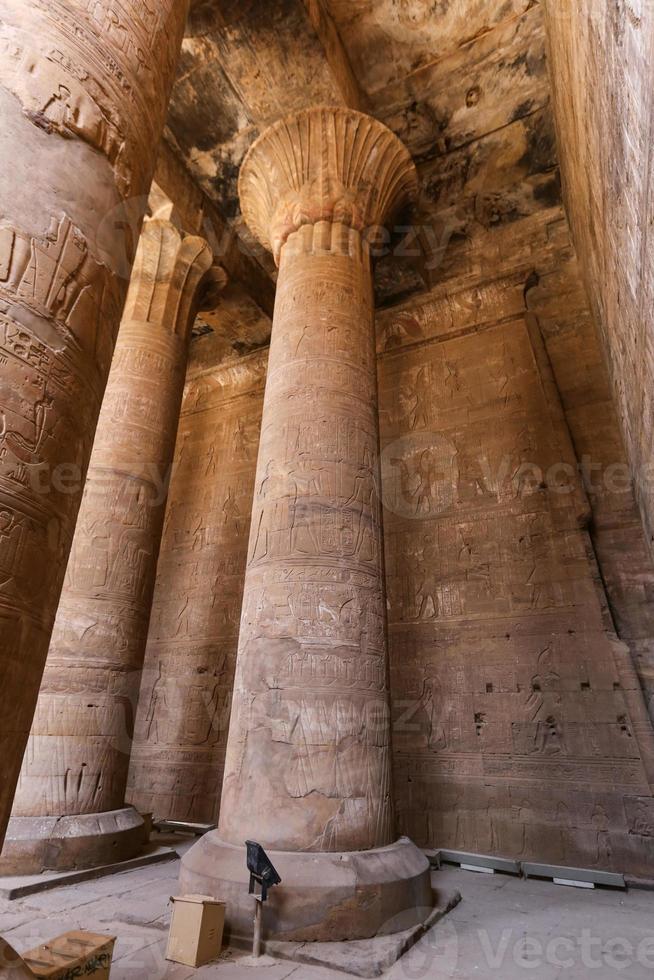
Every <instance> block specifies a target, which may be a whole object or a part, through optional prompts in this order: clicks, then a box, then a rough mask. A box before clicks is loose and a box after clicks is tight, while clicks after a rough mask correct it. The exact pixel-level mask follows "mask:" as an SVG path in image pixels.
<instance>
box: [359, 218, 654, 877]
mask: <svg viewBox="0 0 654 980" xmlns="http://www.w3.org/2000/svg"><path fill="white" fill-rule="evenodd" d="M554 231H555V225H554V224H551V225H550V227H549V229H548V237H549V240H550V243H551V242H552V241H553V240H556V239H555V236H554ZM557 235H558V239H559V246H558V250H554V249H552V248H551V244H550V247H549V252H550V256H549V258H548V255H547V250H543V251H542V252H541V254H540V256H539V259H538V262H537V263H536V264H537V265H538V267H539V273H538V274H537V273H536V272H534V271H533V270H532V272H531V273H529V275H528V276H526V275H525V272H524V271H523V270H520V269H517V270H514V271H511V272H509V273H507V272H506V271H504V272H502V271H501V270H498V273H497V274H496V276H495V279H494V280H493V281H486V282H483V283H480V282H477V283H475V284H474V285H472V286H470V285H464V284H462V283H459V284H458V286H457V287H456V288H453V284H452V283H449V284H448V285H447V286H445V287H444V288H442V289H441V290H440V291H438V290H435V291H434V292H433V294H432V298H431V299H430V300H428V301H425V302H422V303H420V304H419V305H411V304H408V305H407V306H406V307H405V308H404V309H402V310H399V311H397V310H393V311H388V312H384V313H381V314H380V315H379V317H378V338H379V349H380V353H379V377H380V406H381V434H382V487H383V495H384V507H385V510H384V527H385V541H386V566H387V583H388V598H389V603H390V608H389V633H390V656H391V691H392V697H393V710H394V727H393V743H394V762H395V769H394V784H395V793H396V800H397V808H398V816H399V821H400V830H401V831H402V832H404V833H406V834H409V835H410V836H411V837H412V838H413V839H414V840H415V841H416V842H417V843H419V844H422V845H431V846H435V845H440V846H446V847H450V848H454V849H458V850H469V851H475V852H482V853H495V854H503V855H511V856H515V857H518V858H524V859H528V858H532V859H539V860H543V861H548V862H551V863H555V864H563V865H565V864H568V865H570V864H572V865H577V866H584V867H593V866H599V867H604V868H615V869H616V870H617V869H620V870H630V871H632V872H634V873H640V874H643V873H644V871H643V869H644V866H647V865H649V867H650V868H651V866H652V862H653V861H654V847H653V843H654V841H653V837H652V835H653V834H654V800H652V796H651V792H652V787H653V786H654V780H653V777H654V768H653V762H654V755H653V754H652V730H651V725H650V722H649V718H648V716H647V712H646V702H645V698H644V697H643V692H642V690H641V687H640V684H639V683H638V679H637V676H636V671H635V669H634V661H633V659H632V657H631V653H633V649H632V650H631V651H630V645H631V644H630V641H629V637H628V635H627V637H626V639H627V642H623V640H624V639H625V637H623V639H622V640H619V639H618V638H617V634H616V619H615V618H614V616H613V615H612V613H613V611H614V609H615V608H616V607H617V608H618V610H622V611H623V613H624V618H622V619H620V620H619V622H618V624H617V625H618V626H619V627H620V635H622V631H623V630H624V631H626V633H627V634H629V629H630V628H631V629H633V630H634V631H636V632H637V631H638V630H639V629H640V630H641V631H642V632H643V633H645V634H647V635H648V636H650V637H651V624H649V626H648V621H647V615H646V613H645V612H644V611H643V608H642V606H644V605H645V603H644V602H643V603H639V601H638V596H637V592H636V590H635V588H634V582H633V581H632V582H631V583H630V582H629V579H628V576H626V575H622V576H621V575H620V569H619V564H620V556H621V554H622V548H623V547H624V543H625V541H626V540H628V539H629V536H630V535H631V529H630V523H629V522H630V520H631V518H630V517H629V514H630V511H629V500H627V499H626V498H628V497H629V496H630V494H629V493H625V492H624V486H622V487H618V489H616V490H615V491H614V488H613V485H612V483H611V480H610V477H611V471H610V469H609V467H610V465H617V464H616V463H615V461H616V460H618V462H620V461H621V462H622V464H624V455H623V454H622V455H621V447H620V442H619V438H616V433H615V418H614V416H613V414H612V412H611V409H610V401H609V402H605V401H604V400H603V399H606V398H607V395H606V384H605V375H604V374H603V373H602V364H601V358H598V350H597V340H596V337H595V334H594V328H593V324H592V320H591V318H590V316H589V312H588V306H587V301H586V300H585V296H584V294H583V290H582V289H581V288H580V283H579V273H578V270H577V269H576V264H575V260H574V256H573V255H572V253H571V249H570V247H569V242H568V241H566V234H565V231H564V230H563V229H559V232H557ZM555 251H558V254H556V255H555V254H554V252H555ZM532 289H533V293H532ZM575 358H576V359H577V361H576V363H577V364H578V363H579V362H581V363H582V364H583V367H582V368H581V369H580V371H579V377H578V378H577V379H576V380H574V381H573V379H572V377H571V375H572V372H571V370H570V367H571V365H572V364H575V360H574V359H575ZM603 386H604V387H603ZM607 405H608V406H609V407H608V408H607ZM598 428H599V429H600V430H601V431H600V432H598V431H597V430H598ZM598 446H599V447H601V452H600V456H599V459H600V460H601V462H602V463H603V467H602V469H601V471H600V473H599V474H598V473H595V474H594V476H595V481H596V484H597V491H596V492H594V493H593V492H591V493H590V494H589V493H588V492H587V491H586V489H585V488H584V486H583V485H582V483H581V480H580V478H579V468H578V462H579V460H578V458H577V454H578V452H580V451H583V450H588V449H589V448H592V447H594V448H595V450H596V451H597V447H598ZM597 458H598V457H597V456H595V457H594V459H595V460H597ZM607 464H608V465H607ZM607 471H609V476H608V477H607ZM613 475H615V474H613ZM603 479H606V483H607V487H604V485H603V484H602V480H603ZM613 491H614V492H613ZM630 499H631V504H630V506H631V508H632V510H633V497H632V496H631V498H630ZM608 514H612V515H613V518H614V526H613V531H614V535H613V538H612V539H609V538H608V537H607V533H606V532H607V525H608ZM589 527H592V535H591V534H590V533H589V530H588V528H589ZM598 535H599V538H598ZM598 540H599V543H600V544H601V545H603V548H604V551H603V553H602V569H601V570H600V567H599V566H598V561H597V558H598V552H599V550H600V549H599V548H598ZM632 540H634V541H636V544H637V547H636V549H635V554H637V553H638V546H639V547H640V548H641V550H642V549H643V547H644V545H643V541H642V534H641V536H640V539H638V538H633V536H632ZM635 563H636V565H638V559H637V558H635ZM605 570H606V572H607V574H608V576H609V582H608V587H607V588H605V583H604V582H603V580H602V574H603V573H604V571H605ZM647 574H648V575H649V576H650V577H651V569H649V568H648V570H647ZM611 575H613V579H611V578H610V576H611ZM643 578H644V574H643V573H642V567H641V581H642V579H643ZM634 580H635V573H634ZM607 591H609V592H610V593H611V595H612V596H613V598H614V599H615V603H616V605H613V604H609V602H608V601H607ZM648 630H649V632H648Z"/></svg>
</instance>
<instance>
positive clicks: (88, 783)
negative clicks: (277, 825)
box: [0, 220, 213, 873]
mask: <svg viewBox="0 0 654 980" xmlns="http://www.w3.org/2000/svg"><path fill="white" fill-rule="evenodd" d="M212 260H213V257H212V253H211V250H210V249H209V247H208V245H207V244H206V242H205V241H204V240H203V239H202V238H198V237H193V236H182V235H181V234H180V233H179V232H178V231H177V229H176V228H174V227H173V225H171V224H170V223H169V222H167V221H161V220H151V221H147V222H146V223H145V225H144V228H143V232H142V234H141V238H140V243H139V248H138V251H137V256H136V261H135V264H134V270H133V274H132V281H131V285H130V289H129V293H128V297H127V303H126V307H125V312H124V315H123V321H122V324H121V328H120V331H119V333H118V340H117V343H116V350H115V354H114V358H113V362H112V366H111V372H110V375H109V381H108V384H107V389H106V392H105V397H104V400H103V403H102V410H101V413H100V419H99V423H98V429H97V434H96V439H95V443H94V445H93V453H92V456H91V462H90V465H89V471H88V474H87V479H86V485H85V489H84V498H83V500H82V505H81V508H80V513H79V519H78V523H77V528H76V531H75V537H74V540H73V546H72V550H71V555H70V561H69V564H68V573H67V578H66V582H65V584H64V589H63V592H62V595H61V600H60V603H59V609H58V613H57V619H56V622H55V627H54V630H53V634H52V641H51V644H50V650H49V653H48V660H47V664H46V668H45V672H44V675H43V682H42V685H41V691H40V695H39V700H38V706H37V710H36V714H35V717H34V722H33V725H32V731H31V735H30V740H29V742H28V746H27V750H26V754H25V759H24V762H23V768H22V770H21V775H20V778H19V781H18V788H17V792H16V798H15V800H14V807H13V811H12V816H13V817H14V818H16V821H14V820H13V819H12V821H10V823H9V827H8V830H7V839H6V843H5V848H4V851H3V857H2V858H0V868H4V869H6V870H8V871H9V870H10V871H11V873H18V872H19V871H21V870H23V871H24V872H25V873H28V872H31V871H38V870H40V867H41V866H42V867H48V868H56V867H58V868H62V869H63V868H66V867H72V866H80V865H83V863H84V862H89V863H104V862H105V861H107V860H109V859H111V858H112V857H115V856H116V843H115V841H114V834H113V831H112V830H110V831H109V832H106V831H105V828H104V826H103V823H102V820H100V819H98V820H96V821H95V825H96V826H97V833H98V835H99V839H98V840H97V841H95V842H94V844H93V846H89V847H86V843H88V842H85V841H82V842H80V843H79V846H78V848H77V850H76V851H75V853H71V852H70V849H69V848H67V847H65V846H63V845H60V846H59V848H57V845H56V841H55V840H54V839H53V838H55V837H56V835H57V833H58V832H59V831H60V832H61V834H62V836H66V835H65V833H64V826H63V824H62V823H57V827H56V828H53V829H52V831H51V832H48V834H47V837H48V842H47V846H46V845H45V844H44V842H43V839H42V835H41V834H40V833H38V834H36V833H35V838H34V851H33V853H31V854H30V849H29V844H28V841H27V840H26V833H27V831H26V830H25V827H26V826H27V827H29V826H31V825H32V824H34V825H35V826H36V824H38V820H36V821H34V820H30V819H27V823H26V819H24V818H40V817H53V818H59V817H62V816H72V815H80V814H102V813H103V812H107V811H114V810H118V809H120V808H121V807H123V805H124V798H125V785H126V781H127V769H128V765H129V755H130V747H131V739H132V735H133V725H134V714H135V711H136V703H137V698H138V691H139V684H140V673H141V666H142V663H143V656H144V653H145V644H146V639H147V629H148V621H149V618H150V608H151V603H152V593H153V589H154V581H155V572H156V563H157V555H158V550H159V542H160V538H161V530H162V525H163V519H164V508H165V502H166V491H167V484H168V478H169V471H170V466H171V463H172V456H173V449H174V444H175V433H176V427H177V420H178V417H179V411H180V405H181V400H182V392H183V387H184V377H185V372H186V362H187V352H188V346H189V338H190V330H191V325H192V323H193V320H194V318H195V313H196V310H197V308H198V306H199V305H200V299H201V290H202V288H203V285H204V284H205V283H206V281H207V278H208V273H209V271H210V269H211V265H212ZM18 822H20V826H19V823H18ZM87 824H88V826H89V827H91V826H93V824H94V821H87ZM88 835H89V833H88V832H86V833H84V834H83V835H82V836H84V837H88ZM121 840H122V844H121V856H123V857H128V856H130V855H131V854H132V853H134V849H135V847H136V848H138V846H139V845H140V843H141V839H140V837H139V835H138V834H136V835H134V834H131V835H128V836H126V835H124V834H123V835H122V838H121ZM85 848H86V850H85ZM103 848H104V851H103ZM42 860H46V861H47V862H48V863H47V864H45V865H40V862H41V861H42ZM71 862H72V864H71Z"/></svg>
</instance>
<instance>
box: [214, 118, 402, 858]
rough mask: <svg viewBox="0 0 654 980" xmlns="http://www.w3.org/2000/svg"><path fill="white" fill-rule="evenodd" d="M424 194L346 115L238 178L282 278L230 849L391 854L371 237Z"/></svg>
mask: <svg viewBox="0 0 654 980" xmlns="http://www.w3.org/2000/svg"><path fill="white" fill-rule="evenodd" d="M287 149H288V150H289V152H285V151H286V150H287ZM373 149H374V152H373ZM414 186H415V172H414V169H413V165H412V163H411V160H410V157H409V155H408V153H407V152H406V150H405V149H404V148H403V147H402V145H401V144H400V143H399V142H398V141H397V140H396V138H395V137H394V136H392V134H391V133H390V132H389V131H387V130H385V129H384V128H383V127H381V126H379V124H377V123H376V122H374V121H373V120H371V119H369V118H367V117H365V116H362V115H360V114H358V113H354V112H348V111H345V110H327V109H316V110H312V111H309V112H304V113H300V114H298V115H297V116H295V117H293V118H291V119H289V120H285V121H283V122H281V123H279V124H277V125H275V126H273V127H272V128H271V129H270V130H268V131H267V132H266V133H265V134H264V135H263V136H262V137H261V138H260V140H259V141H258V142H257V143H256V144H255V146H254V147H253V148H252V150H251V151H250V155H249V157H248V158H247V159H246V161H245V163H244V165H243V169H242V172H241V179H240V192H241V199H242V203H243V212H244V215H245V217H246V220H247V221H248V223H249V225H250V227H251V229H252V230H253V231H254V232H255V234H257V236H258V237H259V239H260V240H261V241H262V242H264V244H267V245H269V246H270V247H272V249H273V252H274V254H275V257H276V258H277V259H279V260H280V272H279V280H278V293H277V303H276V309H275V318H274V321H273V332H272V340H271V348H270V359H269V364H268V380H267V385H266V397H265V402H264V410H263V420H262V427H261V440H260V444H259V458H258V465H257V477H256V484H255V492H254V505H253V512H252V524H251V531H250V546H249V551H248V566H247V572H246V578H245V586H244V595H243V611H242V616H241V631H240V637H239V654H238V660H237V670H236V679H235V688H234V700H233V704H232V718H231V723H230V733H229V741H228V746H227V757H226V763H225V780H224V784H223V799H222V806H221V813H220V835H221V838H223V839H225V840H227V841H230V842H232V843H235V844H240V843H241V842H242V840H243V835H244V834H246V836H247V835H248V834H249V835H250V836H254V837H256V839H257V840H260V841H262V842H263V843H264V844H266V845H267V846H271V847H277V848H281V849H287V850H301V851H302V850H306V851H312V850H313V851H337V850H357V849H366V848H370V847H374V846H378V845H383V844H388V843H389V842H390V841H391V840H392V839H393V833H394V826H393V808H392V792H391V785H390V758H389V750H390V740H389V717H388V707H387V689H386V638H385V617H386V609H385V593H384V582H383V568H382V553H381V549H382V533H381V514H380V506H379V467H378V458H377V452H378V448H377V447H378V416H377V397H376V368H375V356H374V330H373V304H372V288H371V269H370V258H369V253H368V246H367V243H366V241H365V238H364V234H363V233H364V232H365V230H366V229H367V228H368V226H370V225H379V224H380V223H381V222H383V221H385V220H387V219H390V218H391V217H392V216H393V214H395V213H396V212H397V209H398V207H399V206H401V205H402V204H404V203H406V201H407V199H408V198H409V197H410V196H411V193H412V190H413V189H414Z"/></svg>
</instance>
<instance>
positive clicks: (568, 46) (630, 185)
mask: <svg viewBox="0 0 654 980" xmlns="http://www.w3.org/2000/svg"><path fill="white" fill-rule="evenodd" d="M545 12H546V21H547V28H548V39H549V61H550V65H551V72H550V73H551V80H552V101H553V106H554V111H555V116H556V123H557V136H558V152H559V156H560V159H561V173H562V177H563V192H564V197H565V202H566V210H567V213H568V216H569V219H570V224H571V227H572V232H573V237H574V241H575V245H576V247H577V250H578V252H579V256H580V259H581V261H582V266H583V271H584V276H585V279H586V283H587V285H588V289H589V295H590V297H591V301H592V307H593V312H594V314H595V316H596V318H597V322H598V324H599V326H600V329H601V334H602V340H603V345H604V349H605V352H606V354H607V357H608V362H609V364H610V367H611V375H612V382H613V391H614V394H615V399H616V404H617V407H618V411H619V414H620V419H621V423H622V429H623V433H624V438H625V442H626V446H627V451H628V456H629V461H630V464H631V466H632V469H633V475H634V479H635V482H636V492H637V496H638V501H639V504H640V507H641V511H642V514H643V517H644V520H645V525H646V529H647V540H648V543H649V545H650V548H653V546H654V468H653V467H652V451H653V449H654V416H653V403H652V392H653V391H654V349H653V346H652V335H653V334H652V309H653V301H654V248H653V247H652V246H653V241H652V235H653V232H652V224H653V217H654V192H653V190H652V188H653V187H654V154H652V140H653V138H654V113H653V109H654V95H653V92H654V58H653V55H654V8H653V7H652V4H649V3H645V2H642V0H623V2H620V3H606V4H605V3H596V2H594V0H579V2H577V3H569V2H568V0H548V2H547V4H545Z"/></svg>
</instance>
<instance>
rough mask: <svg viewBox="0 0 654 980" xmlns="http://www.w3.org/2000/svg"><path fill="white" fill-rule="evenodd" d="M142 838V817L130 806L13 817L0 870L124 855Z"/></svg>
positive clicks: (77, 864) (55, 867)
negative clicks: (56, 814)
mask: <svg viewBox="0 0 654 980" xmlns="http://www.w3.org/2000/svg"><path fill="white" fill-rule="evenodd" d="M144 843H145V825H144V823H143V817H142V816H141V814H140V813H139V812H138V811H137V810H135V809H134V807H132V806H128V807H124V808H123V809H122V810H109V811H108V812H106V813H83V814H80V815H76V816H72V817H12V818H11V820H10V821H9V826H8V828H7V836H6V837H5V843H4V847H3V849H2V854H0V874H2V875H29V874H40V873H41V872H42V871H75V870H77V869H78V868H94V867H99V866H100V865H103V864H114V863H115V862H117V861H127V860H128V859H129V858H133V857H136V855H137V854H139V853H140V851H141V849H142V847H143V845H144Z"/></svg>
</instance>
